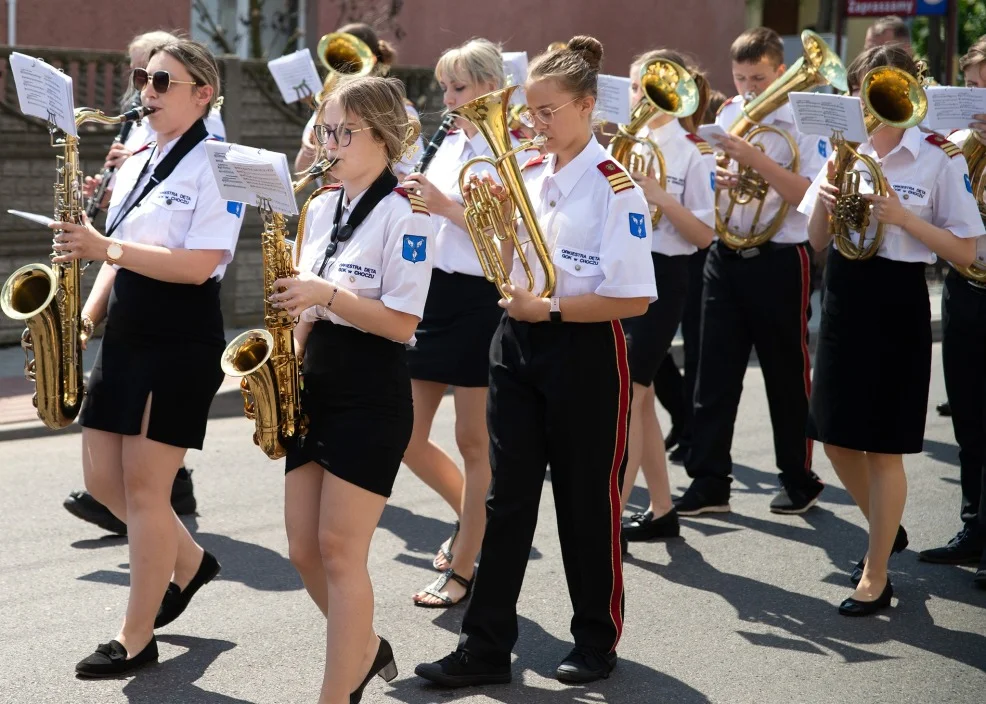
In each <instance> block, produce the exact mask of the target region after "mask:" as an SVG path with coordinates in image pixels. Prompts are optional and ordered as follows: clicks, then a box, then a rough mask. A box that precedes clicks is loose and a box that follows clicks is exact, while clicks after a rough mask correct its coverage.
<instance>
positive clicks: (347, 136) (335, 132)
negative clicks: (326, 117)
mask: <svg viewBox="0 0 986 704" xmlns="http://www.w3.org/2000/svg"><path fill="white" fill-rule="evenodd" d="M368 129H370V128H369V127H360V128H359V129H355V130H351V129H349V128H348V127H342V126H341V125H340V126H338V127H329V126H328V125H314V126H313V127H312V130H313V131H314V132H315V139H316V140H317V141H318V143H319V144H321V145H323V146H324V145H325V144H328V142H329V137H332V139H333V140H335V143H336V144H337V145H339V147H343V148H344V147H348V146H349V145H350V144H352V143H353V133H355V132H362V131H363V130H368Z"/></svg>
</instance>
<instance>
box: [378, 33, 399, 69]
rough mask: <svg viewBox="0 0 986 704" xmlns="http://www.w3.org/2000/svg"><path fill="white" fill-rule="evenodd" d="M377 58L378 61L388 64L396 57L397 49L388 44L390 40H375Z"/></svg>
mask: <svg viewBox="0 0 986 704" xmlns="http://www.w3.org/2000/svg"><path fill="white" fill-rule="evenodd" d="M377 58H378V59H379V60H380V63H382V64H386V65H388V66H390V65H391V64H393V63H394V59H396V58H397V51H396V50H395V49H394V47H392V46H391V45H390V42H388V41H386V40H384V39H381V40H379V41H378V42H377Z"/></svg>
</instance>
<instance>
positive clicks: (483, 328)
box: [404, 39, 505, 608]
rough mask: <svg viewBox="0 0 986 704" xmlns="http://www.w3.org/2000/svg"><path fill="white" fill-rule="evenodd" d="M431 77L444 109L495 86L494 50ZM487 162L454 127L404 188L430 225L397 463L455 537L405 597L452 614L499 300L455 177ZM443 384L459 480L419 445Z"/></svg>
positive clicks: (462, 129)
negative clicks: (451, 413) (426, 277)
mask: <svg viewBox="0 0 986 704" xmlns="http://www.w3.org/2000/svg"><path fill="white" fill-rule="evenodd" d="M435 78H436V79H437V80H438V84H439V86H440V87H441V89H442V91H443V93H444V101H445V107H446V108H447V109H448V110H450V111H451V110H454V109H455V108H457V107H459V106H460V105H464V104H465V103H467V102H469V101H470V100H472V99H473V98H478V97H479V96H481V95H484V94H486V93H489V92H491V91H494V90H497V89H500V88H502V87H503V85H504V81H505V77H504V71H503V57H502V55H501V54H500V49H499V47H498V46H496V45H495V44H493V43H492V42H489V41H487V40H485V39H472V40H470V41H468V42H466V43H465V44H463V45H462V46H460V47H457V48H455V49H449V50H448V51H446V52H445V53H444V54H442V56H441V58H440V59H439V60H438V65H437V67H436V69H435ZM491 155H492V152H491V150H490V148H489V145H488V144H487V142H486V139H485V138H484V137H483V136H482V135H481V134H479V132H478V130H477V129H476V127H475V126H473V124H472V123H470V122H469V121H468V120H458V127H457V129H453V130H450V131H449V133H448V134H447V136H446V137H445V140H444V141H443V142H442V144H441V146H440V147H439V148H438V151H437V152H436V154H435V157H434V160H433V161H432V162H431V165H430V167H429V168H428V175H427V176H425V175H424V174H422V173H414V174H411V175H410V176H409V177H408V178H407V180H405V182H404V187H405V188H408V189H412V190H414V191H415V192H416V193H418V194H419V195H420V196H421V198H422V199H424V201H425V204H426V206H427V207H428V210H429V211H430V212H431V213H432V217H433V220H434V221H435V225H436V226H435V230H436V235H435V249H434V250H433V256H434V260H435V263H434V270H433V271H432V278H431V287H430V288H429V290H428V302H427V303H426V305H425V312H424V317H423V318H422V320H421V325H420V326H419V327H418V330H417V332H416V333H415V337H416V338H417V342H416V343H415V345H414V347H411V348H410V349H409V350H408V366H409V368H410V371H411V392H412V395H413V397H414V431H413V432H412V434H411V442H410V444H409V445H408V447H407V451H406V452H405V453H404V463H405V464H407V466H408V467H410V468H411V470H412V471H413V472H414V473H415V474H417V475H418V476H419V477H421V479H422V480H423V481H424V482H425V483H426V484H428V485H429V486H431V487H432V488H434V489H435V490H436V491H438V493H439V494H440V495H441V496H442V497H443V498H445V499H446V501H448V502H449V504H450V505H451V506H452V507H453V509H454V510H455V511H456V513H457V514H458V518H459V520H458V522H457V524H456V531H455V533H454V534H453V536H452V537H451V538H449V540H448V541H446V543H445V544H444V545H443V546H442V547H441V549H440V550H439V552H438V555H436V557H435V562H434V565H435V567H436V568H437V569H439V570H441V571H442V572H443V574H442V576H440V577H439V578H438V579H437V580H435V581H434V582H433V583H432V584H431V585H429V586H428V587H427V588H425V589H424V590H422V591H421V592H419V593H418V594H416V595H415V596H414V601H415V603H416V604H417V605H419V606H428V607H438V608H441V607H447V606H452V605H454V604H456V603H458V602H459V601H461V600H462V599H463V598H465V597H466V596H467V595H468V593H469V590H470V588H471V582H472V576H473V570H474V569H475V563H476V556H477V555H478V554H479V548H480V545H482V542H483V530H484V528H485V525H486V507H485V503H486V492H487V491H488V490H489V486H490V459H489V457H490V453H489V432H488V431H487V429H486V387H487V386H488V385H489V369H490V341H491V340H492V339H493V333H495V332H496V328H497V325H498V324H499V322H500V317H501V316H502V313H503V311H502V310H501V309H500V308H499V306H497V301H498V300H499V298H500V294H499V292H498V291H497V289H496V286H494V285H493V284H491V283H490V282H489V281H487V280H486V278H485V276H484V275H483V269H482V267H481V266H480V263H479V260H478V259H477V258H476V251H475V249H474V248H473V245H472V241H471V240H470V239H469V233H468V232H466V230H465V220H464V218H463V211H464V207H463V205H462V196H461V195H460V194H459V173H460V171H461V170H462V166H463V165H464V164H465V163H466V161H468V160H469V159H471V158H473V157H475V156H491ZM449 386H452V387H453V388H454V394H455V396H454V398H455V438H456V444H457V445H458V448H459V454H461V455H462V459H463V462H464V465H465V478H464V480H463V475H462V474H460V473H459V469H458V468H457V467H456V466H455V462H454V460H452V458H451V457H449V456H448V454H447V453H446V452H445V451H444V450H443V449H442V448H441V447H439V446H438V445H437V444H436V443H435V442H434V441H432V440H430V439H429V435H430V434H431V427H432V422H433V421H434V419H435V413H436V412H437V411H438V406H439V404H440V403H441V400H442V397H443V396H444V395H445V391H446V389H447V388H448V387H449Z"/></svg>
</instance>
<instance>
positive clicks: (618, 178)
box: [596, 159, 633, 193]
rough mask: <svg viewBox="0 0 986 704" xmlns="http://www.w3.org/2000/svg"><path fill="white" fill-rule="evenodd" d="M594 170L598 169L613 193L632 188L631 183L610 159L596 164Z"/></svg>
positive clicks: (625, 173)
mask: <svg viewBox="0 0 986 704" xmlns="http://www.w3.org/2000/svg"><path fill="white" fill-rule="evenodd" d="M596 168H597V169H599V170H600V171H601V172H602V174H603V176H605V177H606V180H607V181H609V185H610V186H611V187H612V189H613V193H621V192H623V191H626V190H629V189H631V188H633V181H632V180H631V179H630V177H629V176H628V175H627V172H626V171H624V170H623V169H622V168H621V167H620V165H619V164H617V163H616V162H615V161H613V160H612V159H606V161H601V162H599V163H598V164H596Z"/></svg>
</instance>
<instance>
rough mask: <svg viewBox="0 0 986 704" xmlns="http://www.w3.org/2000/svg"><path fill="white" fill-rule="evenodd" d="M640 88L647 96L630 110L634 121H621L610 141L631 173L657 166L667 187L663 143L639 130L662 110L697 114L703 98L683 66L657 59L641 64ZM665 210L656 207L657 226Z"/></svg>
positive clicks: (617, 157)
mask: <svg viewBox="0 0 986 704" xmlns="http://www.w3.org/2000/svg"><path fill="white" fill-rule="evenodd" d="M640 89H641V90H642V91H643V96H642V97H641V98H640V100H639V101H638V102H637V104H636V105H635V106H634V107H633V110H632V111H631V113H630V123H629V124H627V125H620V127H619V130H618V131H617V133H616V136H615V137H614V138H613V142H612V144H611V145H610V146H611V147H612V151H613V158H614V159H615V160H616V161H618V162H620V164H622V165H623V166H624V168H626V169H627V171H629V172H630V173H634V172H641V173H647V172H648V171H650V170H651V169H653V170H654V173H655V174H656V175H657V178H658V180H659V182H660V184H661V188H667V180H668V176H667V170H666V167H665V163H664V155H663V154H662V153H661V149H660V147H658V146H657V142H655V141H654V140H653V139H649V138H640V137H638V136H637V133H638V132H639V131H640V130H641V129H643V127H644V126H645V125H647V124H648V123H649V122H650V121H651V120H653V119H654V116H655V115H657V113H659V112H663V113H665V114H667V115H671V116H672V117H675V118H679V119H680V118H683V117H688V116H689V115H691V114H693V113H694V112H695V110H696V108H697V107H698V102H699V94H698V86H697V85H696V84H695V79H693V78H692V76H691V74H689V73H688V71H686V70H685V69H684V68H683V67H682V66H680V65H678V64H676V63H675V62H674V61H667V60H664V59H656V60H654V61H651V62H649V63H646V64H644V65H643V66H641V67H640ZM635 144H640V145H643V147H644V154H638V153H636V152H634V151H633V147H634V145H635ZM662 214H663V213H662V212H661V209H660V208H658V209H656V210H655V211H654V214H653V215H652V216H651V224H652V225H654V226H655V227H656V226H657V223H658V222H659V221H660V220H661V215H662Z"/></svg>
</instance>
